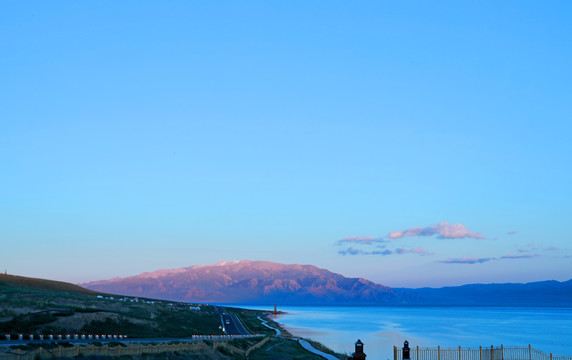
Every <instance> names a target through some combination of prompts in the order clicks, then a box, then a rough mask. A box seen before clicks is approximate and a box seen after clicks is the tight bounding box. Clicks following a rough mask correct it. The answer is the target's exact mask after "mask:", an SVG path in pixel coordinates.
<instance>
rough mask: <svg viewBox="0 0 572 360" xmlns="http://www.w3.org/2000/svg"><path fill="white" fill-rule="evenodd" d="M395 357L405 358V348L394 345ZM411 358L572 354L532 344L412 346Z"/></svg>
mask: <svg viewBox="0 0 572 360" xmlns="http://www.w3.org/2000/svg"><path fill="white" fill-rule="evenodd" d="M393 359H394V360H404V359H403V348H402V347H397V346H394V347H393ZM409 359H410V360H572V355H552V354H551V353H545V352H543V351H540V350H538V349H535V348H533V347H532V346H530V345H528V346H503V345H501V346H496V347H495V346H490V347H484V346H479V347H478V348H477V347H461V346H459V347H443V348H442V347H440V346H437V347H419V346H416V347H411V348H409Z"/></svg>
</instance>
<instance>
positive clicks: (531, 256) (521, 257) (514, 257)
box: [501, 254, 540, 259]
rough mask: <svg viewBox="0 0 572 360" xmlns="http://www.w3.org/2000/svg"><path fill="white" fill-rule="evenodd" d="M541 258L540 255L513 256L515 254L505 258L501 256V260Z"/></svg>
mask: <svg viewBox="0 0 572 360" xmlns="http://www.w3.org/2000/svg"><path fill="white" fill-rule="evenodd" d="M537 256H540V254H534V255H513V254H508V255H505V256H501V259H530V258H533V257H537Z"/></svg>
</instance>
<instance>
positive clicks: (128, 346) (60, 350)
mask: <svg viewBox="0 0 572 360" xmlns="http://www.w3.org/2000/svg"><path fill="white" fill-rule="evenodd" d="M255 337H261V336H260V335H236V336H232V335H195V336H193V337H192V338H191V339H189V340H187V341H181V342H179V343H137V342H128V343H122V345H119V344H117V343H114V344H112V345H110V344H101V345H99V346H96V345H95V344H85V343H82V344H79V343H77V344H75V345H71V346H69V345H68V346H62V345H56V346H55V347H48V346H46V347H38V348H36V349H33V350H24V349H20V348H18V347H16V348H15V349H11V348H7V350H8V351H6V352H4V353H0V360H36V359H55V358H75V357H85V356H105V357H116V356H128V355H129V356H134V355H142V354H158V353H164V352H175V351H198V350H203V349H205V348H206V347H209V346H208V345H206V344H205V343H204V342H203V340H208V341H212V342H213V346H212V347H213V348H216V345H218V344H220V342H224V341H230V340H234V339H241V338H242V339H244V338H255ZM262 341H264V340H262ZM262 341H261V342H262ZM257 345H258V344H256V345H255V346H257ZM253 348H254V346H253ZM248 350H250V349H248ZM248 350H240V351H241V352H242V353H245V352H246V351H248Z"/></svg>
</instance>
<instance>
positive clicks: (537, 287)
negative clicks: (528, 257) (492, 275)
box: [393, 280, 572, 307]
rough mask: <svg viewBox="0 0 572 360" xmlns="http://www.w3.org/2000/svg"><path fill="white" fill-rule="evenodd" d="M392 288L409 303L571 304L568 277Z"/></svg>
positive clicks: (474, 304)
mask: <svg viewBox="0 0 572 360" xmlns="http://www.w3.org/2000/svg"><path fill="white" fill-rule="evenodd" d="M393 290H394V291H395V292H396V293H397V294H399V295H401V297H402V298H403V299H406V302H407V303H408V304H412V305H427V306H430V305H434V306H565V307H570V306H572V280H568V281H564V282H560V281H555V280H550V281H538V282H531V283H526V284H513V283H507V284H471V285H463V286H452V287H442V288H421V289H400V288H394V289H393Z"/></svg>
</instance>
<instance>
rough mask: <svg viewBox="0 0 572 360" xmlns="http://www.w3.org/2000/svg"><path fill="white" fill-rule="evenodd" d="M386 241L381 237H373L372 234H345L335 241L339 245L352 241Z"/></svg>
mask: <svg viewBox="0 0 572 360" xmlns="http://www.w3.org/2000/svg"><path fill="white" fill-rule="evenodd" d="M379 242H387V240H383V238H375V237H373V236H346V237H345V238H343V239H341V240H338V241H336V244H338V245H341V244H344V243H354V244H367V245H370V244H372V243H379Z"/></svg>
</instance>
